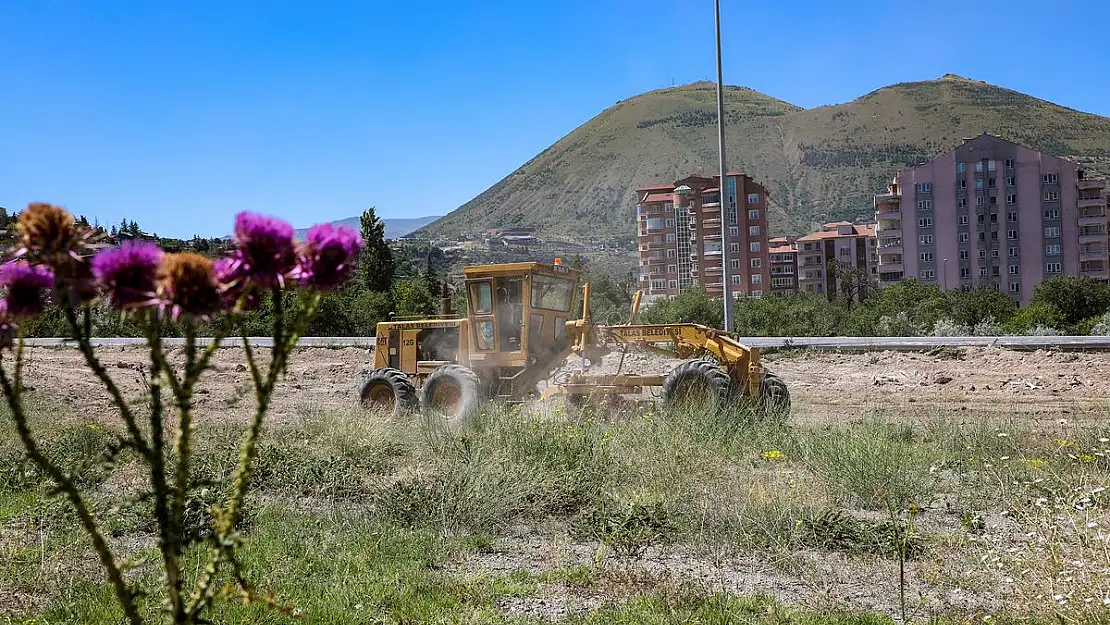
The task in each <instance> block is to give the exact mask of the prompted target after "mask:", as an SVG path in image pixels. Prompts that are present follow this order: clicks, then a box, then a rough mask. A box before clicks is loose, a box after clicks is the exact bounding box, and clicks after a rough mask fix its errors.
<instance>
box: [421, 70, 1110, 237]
mask: <svg viewBox="0 0 1110 625" xmlns="http://www.w3.org/2000/svg"><path fill="white" fill-rule="evenodd" d="M725 122H726V126H725V132H726V140H727V145H726V147H727V156H728V166H729V169H735V170H742V171H745V172H746V173H748V174H750V175H751V176H753V177H754V178H755V179H756V180H757V181H759V182H760V183H762V184H763V185H764V186H766V187H767V188H768V190H769V191H770V194H771V201H770V218H771V227H772V231H774V232H775V233H781V234H788V233H792V234H799V233H803V232H808V231H810V230H811V229H812V228H813V226H814V224H817V223H822V222H828V221H834V220H839V219H854V218H856V217H861V216H867V215H870V214H872V213H873V211H874V208H873V195H874V194H875V193H877V192H881V191H883V190H885V188H886V184H887V183H888V182H889V181H890V180H891V179H892V178H893V177H894V175H895V173H897V171H898V169H899V168H900V167H903V166H906V165H916V164H919V163H921V162H924V161H926V160H928V159H930V158H932V157H933V156H935V155H937V154H938V153H941V152H944V151H947V150H949V149H952V148H954V147H956V146H957V145H959V143H960V141H961V139H962V138H964V137H973V136H977V135H979V134H981V133H983V132H984V131H985V132H990V133H992V134H995V135H999V136H1001V137H1004V138H1006V139H1009V140H1011V141H1015V142H1017V143H1021V144H1025V145H1028V146H1030V147H1033V148H1036V149H1039V150H1041V151H1044V152H1048V153H1051V154H1055V155H1058V156H1065V157H1069V158H1074V159H1075V160H1078V161H1080V162H1081V163H1083V164H1084V165H1085V167H1086V168H1087V169H1088V170H1090V171H1092V172H1093V173H1095V174H1096V175H1103V176H1106V175H1108V174H1110V118H1106V117H1100V116H1097V115H1091V114H1088V113H1082V112H1080V111H1076V110H1073V109H1069V108H1065V107H1062V106H1058V105H1056V104H1052V103H1051V102H1046V101H1044V100H1039V99H1037V98H1034V97H1031V96H1028V95H1025V94H1022V93H1018V92H1016V91H1011V90H1009V89H1004V88H1002V87H997V86H994V85H991V84H988V83H985V82H980V81H975V80H969V79H966V78H962V77H960V76H955V75H952V74H949V75H946V76H943V77H941V78H939V79H937V80H929V81H923V82H907V83H900V84H896V85H891V86H889V87H884V88H882V89H879V90H877V91H873V92H871V93H868V94H867V95H864V96H862V97H860V98H857V99H855V100H853V101H851V102H848V103H846V104H837V105H832V106H821V107H817V108H811V109H803V108H801V107H798V106H795V105H793V104H790V103H787V102H783V101H782V100H777V99H775V98H772V97H770V96H767V95H764V94H762V93H759V92H757V91H753V90H751V89H747V88H744V87H727V88H726V90H725ZM717 158H718V155H717V115H716V88H715V86H714V85H713V84H712V83H705V82H702V83H694V84H690V85H684V86H680V87H673V88H669V89H661V90H658V91H651V92H648V93H644V94H641V95H638V96H636V97H633V98H630V99H627V100H623V101H621V102H618V103H617V104H615V105H614V106H611V107H609V108H608V109H606V110H604V111H602V112H601V113H600V114H599V115H597V116H596V117H594V118H593V119H591V120H590V121H588V122H586V123H585V124H583V125H582V126H579V127H578V128H576V129H575V130H574V131H572V132H571V133H570V134H568V135H567V136H565V137H563V138H562V139H560V140H559V141H558V142H556V143H555V144H554V145H552V146H551V147H549V148H547V149H546V150H544V151H543V152H540V153H539V154H538V155H537V156H535V157H534V158H533V159H531V160H530V161H528V162H527V163H525V164H524V165H522V166H521V167H520V168H519V169H517V170H516V171H514V172H512V173H511V174H509V175H508V176H506V177H505V178H504V179H502V180H501V181H500V182H498V183H497V184H495V185H493V186H492V187H490V188H489V189H487V190H486V191H485V192H483V193H482V194H481V195H479V196H478V197H476V198H474V199H473V200H471V201H469V202H467V203H466V204H464V205H463V206H461V207H459V208H458V209H456V210H454V211H452V212H451V213H449V214H448V215H446V216H445V217H443V218H442V219H440V220H439V221H437V222H435V223H433V224H431V225H429V226H428V227H427V228H425V229H424V232H427V233H428V234H431V235H453V234H458V233H462V232H474V231H477V230H484V229H488V228H494V227H512V226H517V227H533V228H536V229H537V231H538V232H539V233H540V234H546V235H549V236H550V235H558V236H571V237H580V238H590V237H598V236H633V234H634V230H633V223H634V214H635V210H636V209H635V198H634V194H633V190H634V189H635V188H637V187H641V186H646V185H650V184H658V183H669V182H672V181H674V180H677V179H678V178H680V177H683V176H685V175H686V174H691V173H705V174H712V173H715V172H716V171H717V168H718V165H717Z"/></svg>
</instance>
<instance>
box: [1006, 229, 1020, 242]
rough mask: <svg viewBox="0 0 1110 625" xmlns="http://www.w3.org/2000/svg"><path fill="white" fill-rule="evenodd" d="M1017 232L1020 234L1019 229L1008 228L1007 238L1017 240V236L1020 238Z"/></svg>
mask: <svg viewBox="0 0 1110 625" xmlns="http://www.w3.org/2000/svg"><path fill="white" fill-rule="evenodd" d="M1017 234H1018V231H1017V230H1008V231H1007V232H1006V238H1007V239H1009V240H1011V241H1016V240H1017V238H1018V236H1017Z"/></svg>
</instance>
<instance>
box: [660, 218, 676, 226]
mask: <svg viewBox="0 0 1110 625" xmlns="http://www.w3.org/2000/svg"><path fill="white" fill-rule="evenodd" d="M663 225H664V226H666V227H667V228H674V219H673V218H672V219H664V220H663Z"/></svg>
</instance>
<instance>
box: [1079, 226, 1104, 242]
mask: <svg viewBox="0 0 1110 625" xmlns="http://www.w3.org/2000/svg"><path fill="white" fill-rule="evenodd" d="M1104 241H1106V231H1105V230H1083V229H1082V228H1080V229H1079V243H1081V244H1082V243H1095V242H1104Z"/></svg>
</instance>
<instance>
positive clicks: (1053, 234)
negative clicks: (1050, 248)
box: [1044, 226, 1060, 239]
mask: <svg viewBox="0 0 1110 625" xmlns="http://www.w3.org/2000/svg"><path fill="white" fill-rule="evenodd" d="M1044 238H1046V239H1058V238H1060V228H1058V227H1056V226H1053V227H1051V228H1045V229H1044Z"/></svg>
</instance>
